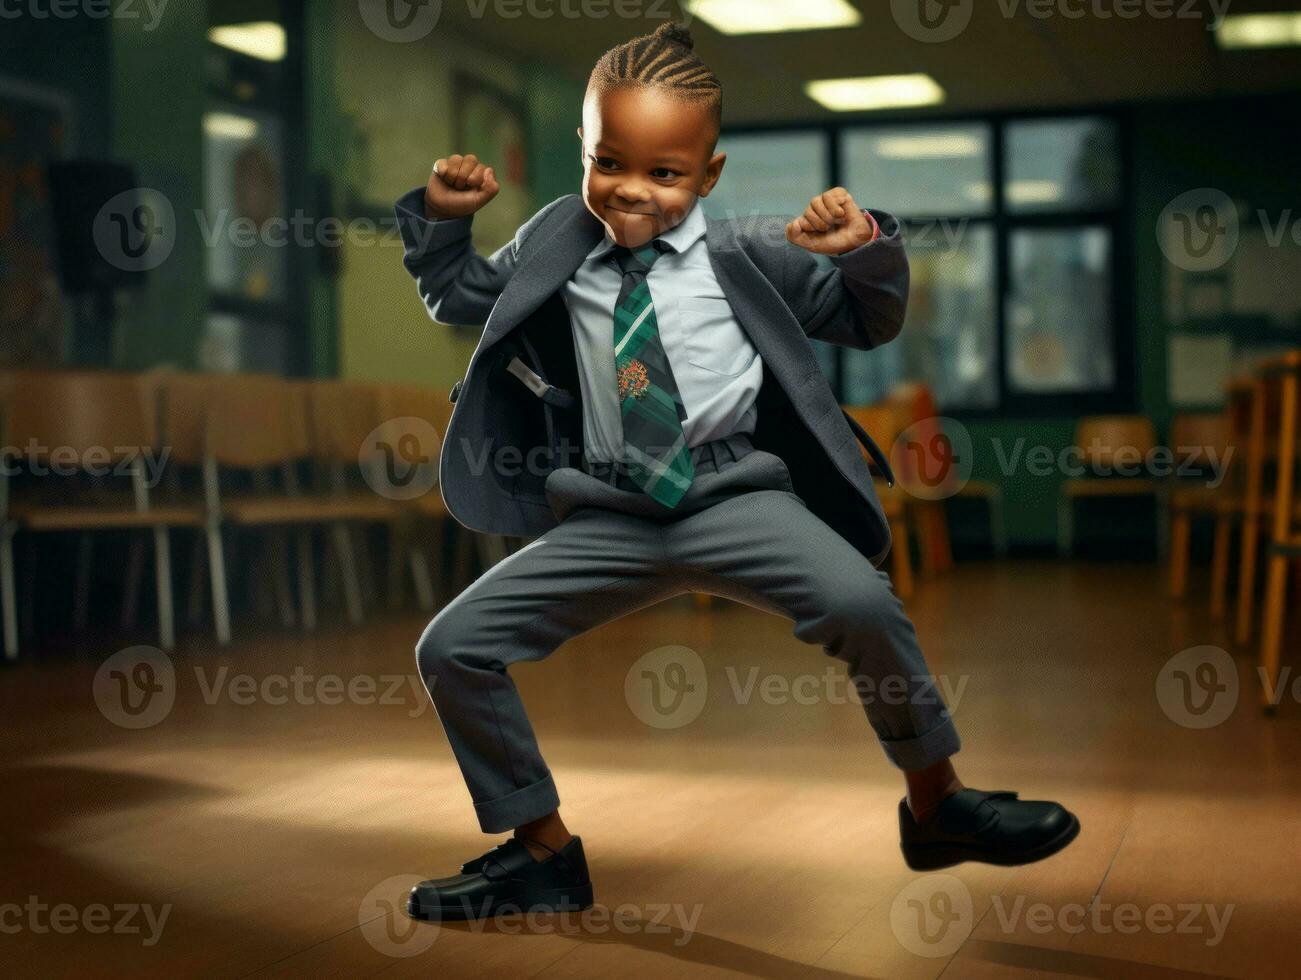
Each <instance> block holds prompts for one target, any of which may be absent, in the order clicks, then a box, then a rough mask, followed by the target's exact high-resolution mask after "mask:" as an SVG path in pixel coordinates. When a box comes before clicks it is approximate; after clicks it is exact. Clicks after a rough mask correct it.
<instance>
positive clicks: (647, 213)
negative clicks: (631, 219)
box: [605, 204, 655, 218]
mask: <svg viewBox="0 0 1301 980" xmlns="http://www.w3.org/2000/svg"><path fill="white" fill-rule="evenodd" d="M605 207H606V210H607V211H618V212H619V213H620V214H637V215H641V216H642V217H648V218H649V217H654V215H655V212H654V211H629V210H628V209H627V208H616V207H615V206H614V205H613V204H607V205H606V206H605Z"/></svg>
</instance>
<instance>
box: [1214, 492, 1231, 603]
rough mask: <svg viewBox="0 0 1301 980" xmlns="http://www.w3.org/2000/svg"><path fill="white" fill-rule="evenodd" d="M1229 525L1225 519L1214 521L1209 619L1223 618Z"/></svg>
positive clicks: (1227, 589) (1227, 565)
mask: <svg viewBox="0 0 1301 980" xmlns="http://www.w3.org/2000/svg"><path fill="white" fill-rule="evenodd" d="M1229 531H1230V525H1229V519H1228V518H1227V517H1220V518H1217V519H1216V521H1215V550H1214V553H1213V554H1212V556H1211V619H1213V620H1215V621H1216V622H1219V621H1220V620H1222V619H1223V618H1224V605H1225V598H1226V594H1227V593H1228V591H1229V545H1230V535H1229Z"/></svg>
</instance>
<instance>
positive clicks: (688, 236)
mask: <svg viewBox="0 0 1301 980" xmlns="http://www.w3.org/2000/svg"><path fill="white" fill-rule="evenodd" d="M659 239H660V240H661V241H663V242H665V243H667V244H668V245H669V246H670V247H671V249H672V251H669V252H665V253H664V254H663V255H661V256H660V257H659V258H658V259H656V261H655V264H654V265H653V266H652V267H651V270H650V272H649V273H648V274H647V276H646V284H647V286H649V288H650V294H651V302H652V303H653V304H654V305H655V320H656V322H657V323H658V324H659V335H660V342H661V343H662V344H663V345H664V353H665V355H666V356H667V357H668V359H669V366H670V367H671V368H672V369H673V377H674V380H676V381H677V385H678V393H679V395H680V396H681V398H682V403H683V406H684V407H685V408H686V412H687V419H686V421H685V422H684V423H683V424H682V430H683V435H684V436H685V437H686V441H687V445H688V446H698V445H701V444H702V443H706V442H711V441H712V440H714V439H723V438H726V437H727V436H732V435H736V434H738V433H742V432H744V433H747V434H749V433H753V432H754V425H755V420H756V419H757V417H758V408H757V407H756V405H755V398H756V397H757V396H758V394H759V386H760V384H762V382H763V362H762V361H761V360H760V359H759V352H758V351H756V350H755V349H754V345H752V344H751V343H750V339H749V337H747V336H746V333H745V331H744V330H742V329H741V325H740V324H739V323H737V322H736V318H735V317H734V316H733V315H732V307H731V306H730V305H729V304H728V302H727V298H726V297H725V296H724V295H723V290H722V287H720V286H719V284H718V279H717V278H716V277H715V276H714V269H713V266H712V265H710V262H709V252H708V248H707V247H706V243H705V216H704V214H703V213H702V211H701V209H700V205H699V203H696V204H695V205H693V206H692V208H691V211H690V212H688V214H687V216H686V218H685V219H683V221H682V222H681V223H680V224H678V225H677V226H675V227H673V228H671V229H669V230H668V231H667V232H665V233H664V234H662V235H660V236H659ZM614 246H615V243H614V242H613V241H612V240H611V239H610V237H609V236H608V235H607V236H606V237H605V239H604V240H603V241H601V242H600V243H599V244H598V245H597V246H596V247H595V248H594V249H592V251H591V252H589V253H588V255H587V258H586V259H585V260H584V261H583V264H582V265H581V266H579V268H578V271H577V272H575V273H574V276H573V278H572V279H570V280H569V282H568V283H566V284H565V287H564V289H563V290H562V295H563V297H564V300H565V306H566V307H567V308H568V310H569V319H570V322H571V323H572V325H573V330H574V351H575V355H576V357H577V360H578V375H579V383H580V385H581V386H582V393H583V406H584V411H583V442H584V444H585V447H584V456H585V457H586V458H587V460H588V461H589V462H592V463H596V462H607V463H608V462H615V461H620V460H622V459H623V416H622V413H621V412H620V409H619V395H618V384H617V381H616V379H615V369H614V306H615V303H616V302H618V299H619V289H620V287H621V286H622V284H623V274H622V273H621V272H620V271H619V267H618V265H617V264H616V263H615V260H614V257H613V256H612V254H611V253H612V251H613V249H614Z"/></svg>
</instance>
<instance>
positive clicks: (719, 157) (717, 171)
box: [700, 153, 727, 197]
mask: <svg viewBox="0 0 1301 980" xmlns="http://www.w3.org/2000/svg"><path fill="white" fill-rule="evenodd" d="M725 163H727V154H726V153H715V154H714V156H713V158H712V159H710V161H709V163H707V164H706V165H705V182H704V183H703V184H701V185H700V196H701V197H708V196H709V192H710V191H712V190H713V189H714V185H715V184H717V183H718V178H719V177H721V176H723V164H725Z"/></svg>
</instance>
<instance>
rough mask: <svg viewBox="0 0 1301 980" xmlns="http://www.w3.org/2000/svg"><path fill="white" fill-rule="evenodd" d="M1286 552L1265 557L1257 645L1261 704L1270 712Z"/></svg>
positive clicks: (1280, 635) (1284, 590) (1275, 701)
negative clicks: (1266, 580)
mask: <svg viewBox="0 0 1301 980" xmlns="http://www.w3.org/2000/svg"><path fill="white" fill-rule="evenodd" d="M1287 566H1288V558H1287V556H1286V555H1271V556H1270V558H1269V584H1268V586H1267V587H1266V591H1265V613H1264V623H1263V635H1262V639H1261V646H1260V674H1261V678H1260V679H1261V683H1262V691H1261V695H1262V706H1263V707H1264V709H1265V710H1266V711H1267V712H1271V713H1272V712H1273V710H1274V708H1275V706H1276V705H1277V704H1278V697H1277V695H1276V693H1275V689H1276V688H1277V686H1278V665H1279V647H1280V645H1281V643H1282V639H1283V615H1284V602H1285V600H1286V593H1287Z"/></svg>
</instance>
